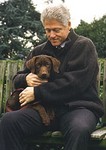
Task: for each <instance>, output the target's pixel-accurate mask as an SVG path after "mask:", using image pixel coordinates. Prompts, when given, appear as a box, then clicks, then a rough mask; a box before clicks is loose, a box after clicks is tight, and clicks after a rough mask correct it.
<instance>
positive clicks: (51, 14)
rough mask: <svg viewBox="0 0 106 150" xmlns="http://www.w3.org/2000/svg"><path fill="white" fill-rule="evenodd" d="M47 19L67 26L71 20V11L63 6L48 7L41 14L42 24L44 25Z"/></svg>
mask: <svg viewBox="0 0 106 150" xmlns="http://www.w3.org/2000/svg"><path fill="white" fill-rule="evenodd" d="M46 19H48V20H52V19H55V20H57V21H59V22H60V23H62V24H63V25H65V26H66V25H67V23H68V22H69V20H70V12H69V9H68V8H67V7H66V6H65V5H63V4H59V5H53V4H51V5H48V6H47V7H46V8H45V9H44V10H43V11H42V13H41V21H42V23H44V21H45V20H46Z"/></svg>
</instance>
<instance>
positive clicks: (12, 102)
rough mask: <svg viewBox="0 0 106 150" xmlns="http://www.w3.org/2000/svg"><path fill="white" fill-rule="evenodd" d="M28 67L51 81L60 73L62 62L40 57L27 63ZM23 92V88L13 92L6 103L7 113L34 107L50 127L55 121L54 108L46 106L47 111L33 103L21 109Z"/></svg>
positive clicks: (50, 57)
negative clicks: (54, 75) (20, 97)
mask: <svg viewBox="0 0 106 150" xmlns="http://www.w3.org/2000/svg"><path fill="white" fill-rule="evenodd" d="M26 66H27V68H28V69H29V70H30V71H31V72H32V73H34V74H37V75H38V77H39V78H41V79H42V80H49V79H50V78H52V75H53V74H54V73H58V70H59V66H60V62H59V61H58V60H57V59H56V58H54V57H52V56H48V55H38V56H34V57H33V58H32V59H30V60H29V61H27V62H26ZM23 90H24V89H23V88H20V89H16V90H15V91H13V92H12V94H11V95H10V97H9V98H8V100H7V103H6V112H10V111H15V110H18V109H24V108H26V107H32V108H34V109H36V110H37V111H38V112H39V114H40V116H41V118H42V122H43V123H44V124H45V125H49V124H50V120H53V119H54V111H53V110H52V108H51V107H50V106H46V110H45V108H44V107H43V106H42V105H41V104H40V103H39V102H34V103H33V102H32V103H29V104H27V105H25V106H23V107H21V106H20V103H19V94H20V93H21V92H22V91H23Z"/></svg>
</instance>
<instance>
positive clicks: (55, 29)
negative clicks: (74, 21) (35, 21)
mask: <svg viewBox="0 0 106 150" xmlns="http://www.w3.org/2000/svg"><path fill="white" fill-rule="evenodd" d="M43 25H44V29H45V31H46V35H47V38H48V40H49V41H50V42H51V44H52V45H53V46H59V45H61V44H62V43H63V42H64V41H65V39H66V38H67V36H68V34H69V30H70V28H71V23H70V22H68V24H67V26H64V25H63V24H62V23H60V22H58V21H57V20H55V19H52V20H45V21H44V24H43Z"/></svg>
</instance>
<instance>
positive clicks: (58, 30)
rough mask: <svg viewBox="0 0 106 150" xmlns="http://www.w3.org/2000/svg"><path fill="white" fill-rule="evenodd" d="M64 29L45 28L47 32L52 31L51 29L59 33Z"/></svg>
mask: <svg viewBox="0 0 106 150" xmlns="http://www.w3.org/2000/svg"><path fill="white" fill-rule="evenodd" d="M61 30H62V29H61V28H55V29H45V31H46V32H48V33H50V32H51V31H53V32H55V33H59V32H60V31H61Z"/></svg>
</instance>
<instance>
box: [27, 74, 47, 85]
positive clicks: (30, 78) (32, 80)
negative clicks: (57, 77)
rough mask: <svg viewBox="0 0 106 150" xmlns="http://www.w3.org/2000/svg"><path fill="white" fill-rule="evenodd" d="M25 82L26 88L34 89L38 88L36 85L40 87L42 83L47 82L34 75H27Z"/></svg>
mask: <svg viewBox="0 0 106 150" xmlns="http://www.w3.org/2000/svg"><path fill="white" fill-rule="evenodd" d="M26 82H27V85H28V86H31V87H35V86H38V85H40V84H42V83H44V82H48V81H47V80H42V79H40V78H39V77H38V76H37V75H36V74H33V73H29V74H28V75H27V76H26Z"/></svg>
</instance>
